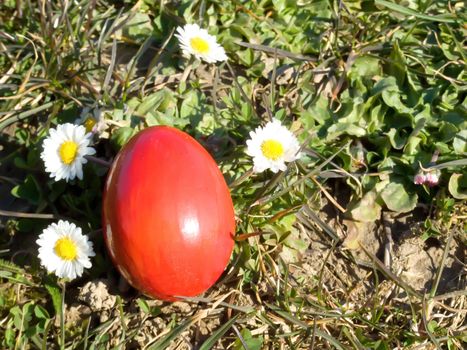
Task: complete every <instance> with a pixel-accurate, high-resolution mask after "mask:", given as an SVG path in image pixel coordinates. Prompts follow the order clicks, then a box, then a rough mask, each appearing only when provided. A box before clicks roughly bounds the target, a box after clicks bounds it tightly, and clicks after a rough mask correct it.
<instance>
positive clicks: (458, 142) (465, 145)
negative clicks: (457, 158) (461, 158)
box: [452, 130, 467, 155]
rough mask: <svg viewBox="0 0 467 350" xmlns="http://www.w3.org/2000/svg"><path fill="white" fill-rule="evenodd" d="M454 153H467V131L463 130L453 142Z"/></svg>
mask: <svg viewBox="0 0 467 350" xmlns="http://www.w3.org/2000/svg"><path fill="white" fill-rule="evenodd" d="M452 147H453V148H454V151H455V152H456V153H457V154H459V155H464V154H466V153H467V130H461V131H460V132H459V133H458V134H457V135H456V136H455V137H454V140H453V141H452Z"/></svg>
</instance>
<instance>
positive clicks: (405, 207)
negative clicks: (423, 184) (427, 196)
mask: <svg viewBox="0 0 467 350" xmlns="http://www.w3.org/2000/svg"><path fill="white" fill-rule="evenodd" d="M381 198H382V199H383V200H384V203H386V206H387V207H388V209H389V210H392V211H395V212H398V213H407V212H409V211H411V210H413V209H414V208H415V206H416V205H417V200H418V196H417V194H409V193H408V192H407V191H406V190H405V188H404V186H403V185H402V184H400V183H396V182H391V183H389V185H388V186H386V187H385V188H384V189H383V190H382V192H381Z"/></svg>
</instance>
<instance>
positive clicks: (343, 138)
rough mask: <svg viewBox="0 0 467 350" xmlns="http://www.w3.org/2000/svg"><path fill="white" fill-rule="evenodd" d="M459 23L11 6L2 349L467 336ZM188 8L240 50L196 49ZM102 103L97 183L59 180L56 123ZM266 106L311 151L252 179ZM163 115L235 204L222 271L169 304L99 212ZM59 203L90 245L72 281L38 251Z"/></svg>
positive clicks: (283, 7) (427, 6)
mask: <svg viewBox="0 0 467 350" xmlns="http://www.w3.org/2000/svg"><path fill="white" fill-rule="evenodd" d="M466 19H467V15H466V11H465V5H464V4H463V3H462V2H451V1H434V2H433V1H415V0H401V1H383V0H375V1H318V0H316V1H315V0H301V1H288V0H272V1H271V0H261V1H260V0H258V1H205V0H201V1H188V0H181V1H154V0H144V1H143V0H141V1H129V0H122V1H111V0H99V1H84V0H83V1H72V2H70V1H65V0H61V1H45V0H44V1H39V2H38V4H35V3H34V4H33V3H31V2H27V1H26V2H25V1H19V0H18V1H13V0H7V1H4V2H2V3H1V4H0V140H1V143H0V170H1V172H0V259H1V260H0V344H1V345H0V348H5V349H19V348H21V349H22V348H25V349H28V348H42V349H44V348H45V349H55V348H57V349H58V348H62V349H64V348H67V349H74V348H77V349H88V348H89V349H202V350H205V349H210V348H213V349H251V350H254V349H334V348H335V349H436V348H438V349H462V348H465V343H466V341H467V338H466V336H465V334H466V326H465V323H466V321H465V318H466V312H467V311H466V310H467V305H466V302H467V299H466V295H467V293H466V289H467V288H466V287H467V285H466V267H465V266H466V265H465V259H466V249H465V243H466V236H465V232H466V226H467V225H466V217H467V206H466V205H465V199H466V198H467V183H466V179H467V173H466V165H467V160H466V154H467V153H466V152H467V148H466V147H467V142H466V137H467V134H466V131H465V130H466V128H467V105H466V93H465V91H466V86H467V85H466V70H465V61H466V57H467V55H466V51H465V38H466V37H467V35H466V34H467V28H466V27H465V22H466ZM186 23H197V24H199V25H200V26H201V27H202V28H206V29H207V30H208V32H209V33H210V34H211V35H215V36H216V38H217V41H218V43H219V44H220V45H222V46H223V47H224V49H225V51H226V54H227V57H228V60H227V61H226V62H218V63H215V64H208V63H206V62H204V61H202V60H199V59H197V58H196V57H193V56H192V57H190V58H187V57H184V56H183V55H182V54H181V51H180V48H179V44H178V41H177V39H176V38H175V37H174V33H175V31H176V29H177V27H179V26H183V25H184V24H186ZM94 113H97V114H100V115H101V116H102V117H103V120H104V124H103V131H102V132H99V133H96V134H95V135H94V137H93V141H92V146H93V147H94V148H95V149H96V154H95V158H93V159H90V161H89V162H88V164H86V165H85V167H84V177H83V179H82V180H78V179H74V180H72V181H69V182H66V181H64V180H61V181H54V179H52V178H50V177H49V174H48V173H47V172H46V171H45V168H44V163H43V162H42V160H41V159H40V153H41V152H42V147H43V141H44V139H46V138H47V137H48V135H49V130H50V129H52V128H54V127H56V126H57V125H59V124H63V123H66V122H68V123H80V121H79V120H78V119H79V118H80V116H83V115H84V117H86V116H88V115H97V114H94ZM272 118H276V119H278V120H280V121H281V123H282V124H283V125H284V126H286V127H287V128H288V129H289V130H291V131H292V132H293V133H294V135H295V136H296V137H297V138H298V140H299V142H300V145H301V156H300V158H299V159H298V160H296V161H294V162H291V163H288V167H287V170H286V171H283V172H278V173H273V172H271V171H265V172H263V173H253V171H252V168H253V161H252V158H251V157H249V156H248V155H247V154H246V153H245V150H246V141H247V140H248V139H249V137H250V132H251V131H253V130H255V129H256V128H257V127H259V126H261V125H265V124H267V123H268V122H269V121H271V120H272ZM153 125H169V126H173V127H176V128H178V129H180V130H183V131H185V132H187V133H188V134H190V135H191V136H193V137H194V138H195V139H196V140H197V141H198V142H200V143H201V144H202V145H203V146H204V147H205V148H206V149H207V150H208V151H209V153H210V154H211V155H212V157H213V158H214V159H215V161H216V162H217V164H218V165H219V169H220V170H221V172H222V174H223V175H224V177H225V179H226V182H227V184H228V186H229V190H230V193H231V196H232V200H233V203H234V206H235V220H236V225H237V228H236V234H235V237H234V238H235V248H234V251H233V254H232V257H231V259H230V261H229V264H228V265H227V267H226V269H225V271H224V273H223V274H222V276H221V277H220V279H219V280H218V281H217V282H216V284H215V285H214V286H213V287H212V288H210V289H209V290H208V291H206V292H205V293H204V294H202V295H200V296H197V297H194V298H187V299H181V300H177V301H175V302H166V301H160V300H156V299H153V298H151V297H148V296H145V295H143V294H141V293H140V292H139V291H138V290H136V289H134V288H133V287H131V286H130V285H129V284H128V282H126V281H125V279H124V278H123V277H122V276H121V275H120V274H119V272H118V270H117V269H116V268H115V267H114V265H113V264H112V261H111V259H110V256H109V254H108V251H107V249H106V245H105V242H104V239H103V232H102V227H101V205H102V192H103V188H104V184H105V180H106V176H107V173H108V169H109V166H110V165H111V163H112V161H113V160H114V159H115V157H116V155H117V154H118V152H119V150H120V149H121V148H122V147H123V146H124V145H125V144H126V143H127V141H128V140H129V139H130V138H131V136H133V135H134V134H136V133H137V132H138V131H140V130H142V129H145V128H147V127H149V126H153ZM427 174H430V175H436V176H437V177H438V178H437V181H436V183H435V184H428V183H425V184H416V183H414V180H415V177H416V176H417V175H424V176H425V175H427ZM59 219H62V220H69V221H71V222H74V223H76V224H77V225H78V226H80V227H81V228H82V229H83V233H84V234H86V235H87V236H88V237H89V239H90V240H91V241H92V242H93V244H94V250H95V252H96V256H95V257H93V258H92V267H91V268H90V269H87V270H86V271H85V273H84V274H83V276H82V277H80V278H77V279H74V280H72V281H63V280H60V279H57V278H56V276H54V274H51V273H47V271H45V269H44V268H43V267H42V266H41V264H40V260H39V258H38V252H37V249H38V246H37V244H36V240H37V237H38V235H39V234H40V233H41V232H42V230H43V229H44V228H45V227H47V225H49V224H51V223H52V222H56V221H58V220H59ZM64 287H65V288H64Z"/></svg>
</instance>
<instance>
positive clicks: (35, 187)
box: [11, 174, 42, 205]
mask: <svg viewBox="0 0 467 350" xmlns="http://www.w3.org/2000/svg"><path fill="white" fill-rule="evenodd" d="M11 194H12V195H13V196H15V197H17V198H22V199H26V200H27V201H29V202H30V203H32V204H36V205H37V204H39V201H40V199H41V196H42V195H41V188H40V186H39V183H38V182H37V181H36V179H35V178H34V176H33V175H31V174H29V175H28V176H26V179H25V180H24V182H23V183H22V184H21V185H17V186H15V187H14V188H13V189H12V190H11Z"/></svg>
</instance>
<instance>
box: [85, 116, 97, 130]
mask: <svg viewBox="0 0 467 350" xmlns="http://www.w3.org/2000/svg"><path fill="white" fill-rule="evenodd" d="M96 124H97V120H96V119H94V118H93V117H87V118H86V120H85V121H84V123H83V125H84V127H85V128H86V132H91V131H92V128H94V126H95V125H96Z"/></svg>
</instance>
